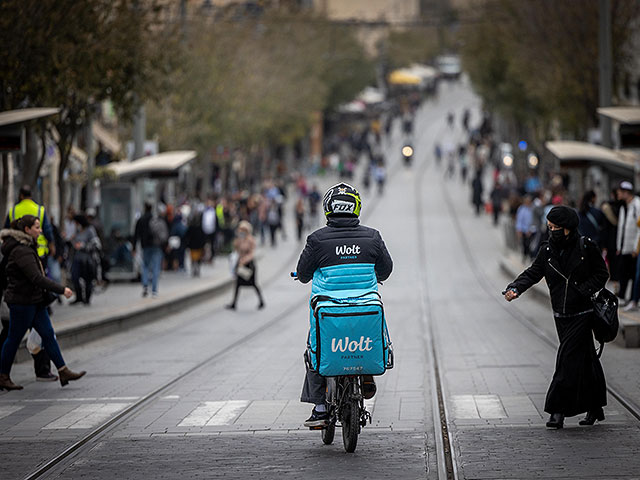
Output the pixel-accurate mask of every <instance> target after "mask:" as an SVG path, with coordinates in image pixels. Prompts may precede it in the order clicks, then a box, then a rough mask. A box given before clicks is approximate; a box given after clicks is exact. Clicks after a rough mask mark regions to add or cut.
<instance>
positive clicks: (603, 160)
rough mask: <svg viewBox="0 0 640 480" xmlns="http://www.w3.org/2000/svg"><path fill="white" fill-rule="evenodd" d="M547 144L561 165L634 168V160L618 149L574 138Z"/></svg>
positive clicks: (631, 169)
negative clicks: (574, 139) (573, 139)
mask: <svg viewBox="0 0 640 480" xmlns="http://www.w3.org/2000/svg"><path fill="white" fill-rule="evenodd" d="M545 146H546V147H547V149H548V150H549V151H550V152H551V153H553V154H554V155H555V156H556V157H557V158H558V160H560V164H561V165H571V164H572V165H575V166H580V165H584V166H589V165H594V164H595V165H601V166H603V167H605V168H606V167H610V168H614V169H622V170H625V171H631V172H633V170H634V160H633V158H632V157H630V156H629V155H627V154H625V153H622V152H620V151H617V150H611V149H610V148H606V147H602V146H600V145H594V144H592V143H586V142H576V141H572V140H561V141H550V142H546V143H545Z"/></svg>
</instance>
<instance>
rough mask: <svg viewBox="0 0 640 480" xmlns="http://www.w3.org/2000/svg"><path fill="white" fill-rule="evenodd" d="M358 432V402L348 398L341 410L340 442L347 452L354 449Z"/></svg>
mask: <svg viewBox="0 0 640 480" xmlns="http://www.w3.org/2000/svg"><path fill="white" fill-rule="evenodd" d="M359 433H360V404H359V402H358V401H357V400H350V401H349V402H348V403H346V405H344V407H343V410H342V443H343V444H344V449H345V451H347V452H348V453H353V452H355V451H356V446H357V445H358V434H359Z"/></svg>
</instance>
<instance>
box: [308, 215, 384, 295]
mask: <svg viewBox="0 0 640 480" xmlns="http://www.w3.org/2000/svg"><path fill="white" fill-rule="evenodd" d="M345 246H346V247H349V248H350V249H351V250H350V253H349V254H341V253H339V252H340V249H341V248H343V247H345ZM354 246H355V247H357V248H353V247H354ZM354 263H356V264H357V263H372V264H374V265H375V271H376V276H377V277H378V281H380V282H382V281H384V280H386V279H387V278H389V275H391V270H392V269H393V260H391V255H389V251H388V250H387V247H386V246H385V244H384V241H383V240H382V236H381V235H380V232H378V231H377V230H375V229H373V228H369V227H365V226H364V225H360V220H359V219H357V218H354V217H330V218H329V220H328V221H327V226H326V227H323V228H320V229H319V230H316V231H315V232H313V233H312V234H311V235H309V236H308V237H307V244H306V245H305V247H304V250H303V251H302V253H301V254H300V259H299V260H298V266H297V267H296V269H297V272H298V279H299V280H300V281H301V282H302V283H307V282H308V281H310V280H311V279H312V278H313V273H314V272H315V271H316V270H317V269H318V268H322V267H330V266H333V265H346V264H354Z"/></svg>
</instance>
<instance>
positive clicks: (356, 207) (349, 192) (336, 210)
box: [322, 183, 362, 217]
mask: <svg viewBox="0 0 640 480" xmlns="http://www.w3.org/2000/svg"><path fill="white" fill-rule="evenodd" d="M361 207H362V202H361V200H360V194H359V193H358V190H356V189H355V188H353V187H352V186H351V185H349V184H348V183H338V184H337V185H334V186H333V187H331V188H330V189H329V190H327V193H325V194H324V199H323V200H322V208H323V209H324V214H325V216H327V217H328V216H329V215H352V216H354V217H359V216H360V208H361Z"/></svg>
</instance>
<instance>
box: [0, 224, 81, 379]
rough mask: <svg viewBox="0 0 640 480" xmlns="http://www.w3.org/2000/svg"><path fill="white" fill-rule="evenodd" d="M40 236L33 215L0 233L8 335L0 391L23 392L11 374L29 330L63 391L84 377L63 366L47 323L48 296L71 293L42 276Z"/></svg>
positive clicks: (1, 362)
mask: <svg viewBox="0 0 640 480" xmlns="http://www.w3.org/2000/svg"><path fill="white" fill-rule="evenodd" d="M41 233H42V230H41V229H40V220H39V219H38V218H37V217H35V216H33V215H23V216H22V217H21V218H19V219H18V220H14V221H13V222H11V224H10V228H9V229H4V230H2V232H0V240H1V241H2V247H1V249H2V254H3V257H6V259H7V260H6V267H5V275H6V290H5V292H4V296H5V301H6V302H7V305H8V306H9V332H8V335H7V339H6V340H5V341H4V343H3V345H2V352H1V353H0V389H6V390H21V389H22V386H20V385H16V384H15V383H13V382H12V381H11V377H10V373H11V366H12V365H13V361H14V359H15V356H16V352H17V351H18V347H19V346H20V342H21V341H22V338H23V337H24V335H25V333H26V332H27V330H29V329H30V328H33V329H34V330H35V331H36V332H37V333H38V334H39V335H40V337H41V338H42V346H43V347H44V349H45V350H46V351H47V353H48V355H49V356H50V357H51V359H52V360H53V363H54V364H55V366H56V368H57V369H58V376H59V378H60V384H61V385H62V386H63V387H64V386H65V385H66V384H68V383H69V381H70V380H77V379H79V378H80V377H82V376H83V375H84V374H85V373H86V372H85V371H82V372H79V373H76V372H73V371H71V370H70V369H69V368H68V367H67V366H66V364H65V362H64V359H63V358H62V353H61V352H60V346H59V345H58V341H57V340H56V336H55V333H54V331H53V327H52V325H51V320H50V319H49V312H48V309H47V305H48V303H50V296H51V294H50V292H52V293H56V294H59V295H64V296H65V297H66V298H69V297H71V295H73V292H72V291H71V289H69V288H67V287H64V286H62V285H60V284H59V283H56V282H54V281H53V280H51V279H49V278H47V276H46V275H45V274H44V268H43V266H42V262H41V260H40V258H39V256H38V251H37V243H36V242H37V238H38V237H39V236H40V235H41Z"/></svg>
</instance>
